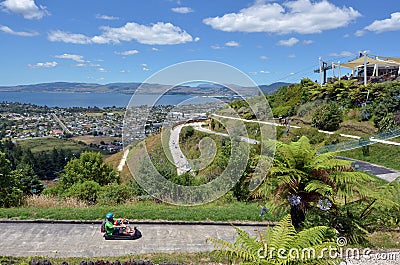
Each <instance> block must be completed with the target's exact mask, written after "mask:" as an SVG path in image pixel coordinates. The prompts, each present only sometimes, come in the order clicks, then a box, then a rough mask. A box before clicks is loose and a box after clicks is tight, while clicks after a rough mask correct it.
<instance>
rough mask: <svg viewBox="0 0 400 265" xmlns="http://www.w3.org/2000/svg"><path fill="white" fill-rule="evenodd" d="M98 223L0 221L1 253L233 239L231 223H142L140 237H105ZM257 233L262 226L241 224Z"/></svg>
mask: <svg viewBox="0 0 400 265" xmlns="http://www.w3.org/2000/svg"><path fill="white" fill-rule="evenodd" d="M99 226H100V225H99V224H76V223H75V224H74V223H24V222H5V223H0V230H1V231H3V233H2V236H1V240H0V256H34V255H40V256H47V257H102V256H120V255H129V254H144V253H173V252H201V251H211V250H213V246H212V245H211V244H210V243H208V242H206V238H209V237H214V238H221V239H224V240H229V241H231V242H233V240H234V238H235V237H236V233H235V230H234V228H233V227H232V226H230V225H210V224H207V225H197V224H196V225H191V224H179V225H178V224H140V225H139V226H138V228H139V229H140V231H141V232H142V234H143V237H142V238H140V239H138V240H118V241H115V240H104V238H103V237H102V234H101V232H100V230H99ZM239 227H241V228H242V229H244V230H245V231H247V232H248V233H250V234H251V235H255V234H256V232H255V230H256V229H258V230H259V229H262V227H260V226H239Z"/></svg>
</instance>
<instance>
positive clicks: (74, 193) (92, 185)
mask: <svg viewBox="0 0 400 265" xmlns="http://www.w3.org/2000/svg"><path fill="white" fill-rule="evenodd" d="M99 191H100V184H99V183H97V182H95V181H93V180H87V181H84V182H82V183H75V184H74V185H72V186H71V187H70V188H69V189H68V190H67V191H66V192H65V193H63V194H62V196H63V197H75V198H77V199H79V200H81V201H85V202H88V203H91V204H95V203H96V201H97V195H98V193H99Z"/></svg>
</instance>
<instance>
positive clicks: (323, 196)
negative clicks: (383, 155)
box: [251, 137, 382, 227]
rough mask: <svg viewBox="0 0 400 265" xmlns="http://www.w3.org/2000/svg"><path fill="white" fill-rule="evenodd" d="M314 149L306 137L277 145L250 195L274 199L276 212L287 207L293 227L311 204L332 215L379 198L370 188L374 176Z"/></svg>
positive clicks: (379, 199)
mask: <svg viewBox="0 0 400 265" xmlns="http://www.w3.org/2000/svg"><path fill="white" fill-rule="evenodd" d="M317 151H318V150H317V149H316V148H315V149H313V148H312V147H311V145H310V142H309V140H308V138H306V137H301V138H300V139H299V140H298V141H297V142H292V143H290V144H279V145H278V146H277V152H276V154H275V157H274V163H273V166H272V167H271V169H270V171H269V173H268V175H267V176H266V178H265V180H264V182H263V183H262V184H261V185H260V186H259V187H258V189H257V190H255V191H254V192H253V193H252V194H251V195H252V196H253V197H258V198H263V199H266V200H267V201H273V202H274V205H271V206H270V208H271V209H272V210H275V212H277V213H279V212H281V213H282V212H287V211H288V210H289V209H290V214H291V216H292V221H293V225H294V226H295V227H299V226H300V224H301V223H302V222H303V221H304V220H305V217H306V216H305V214H306V212H307V210H308V209H310V208H311V207H316V206H318V207H319V208H320V209H321V210H325V211H327V210H329V211H330V212H332V214H334V213H335V211H336V212H337V211H338V207H341V206H343V205H346V204H350V203H353V204H354V203H360V202H366V201H370V202H371V203H372V204H377V203H379V202H380V201H382V198H381V197H380V195H379V193H378V192H377V191H374V190H372V189H371V188H370V187H371V183H374V182H376V179H375V178H374V177H372V176H370V175H368V174H365V173H363V172H359V171H356V170H354V169H353V168H352V167H351V162H350V161H346V160H341V159H337V158H335V155H334V154H333V153H324V154H318V152H317ZM288 199H289V202H290V203H288Z"/></svg>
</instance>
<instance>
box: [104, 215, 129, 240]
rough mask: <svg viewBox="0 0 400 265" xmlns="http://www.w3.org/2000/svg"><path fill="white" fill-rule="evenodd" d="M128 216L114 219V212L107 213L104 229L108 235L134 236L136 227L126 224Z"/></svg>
mask: <svg viewBox="0 0 400 265" xmlns="http://www.w3.org/2000/svg"><path fill="white" fill-rule="evenodd" d="M125 221H126V218H125V217H124V218H117V219H115V220H114V214H113V213H107V214H106V222H105V224H104V230H105V232H106V234H107V235H110V236H111V235H128V236H134V235H135V229H132V228H131V227H130V226H127V225H125V224H124V222H125Z"/></svg>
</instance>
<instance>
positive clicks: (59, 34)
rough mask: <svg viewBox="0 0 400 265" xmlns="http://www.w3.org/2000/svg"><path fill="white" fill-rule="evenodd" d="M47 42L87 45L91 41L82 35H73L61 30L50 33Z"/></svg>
mask: <svg viewBox="0 0 400 265" xmlns="http://www.w3.org/2000/svg"><path fill="white" fill-rule="evenodd" d="M47 38H48V40H49V41H62V42H65V43H74V44H89V43H91V40H90V38H89V37H87V36H85V35H83V34H73V33H68V32H65V31H61V30H55V31H50V33H49V34H48V37H47Z"/></svg>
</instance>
